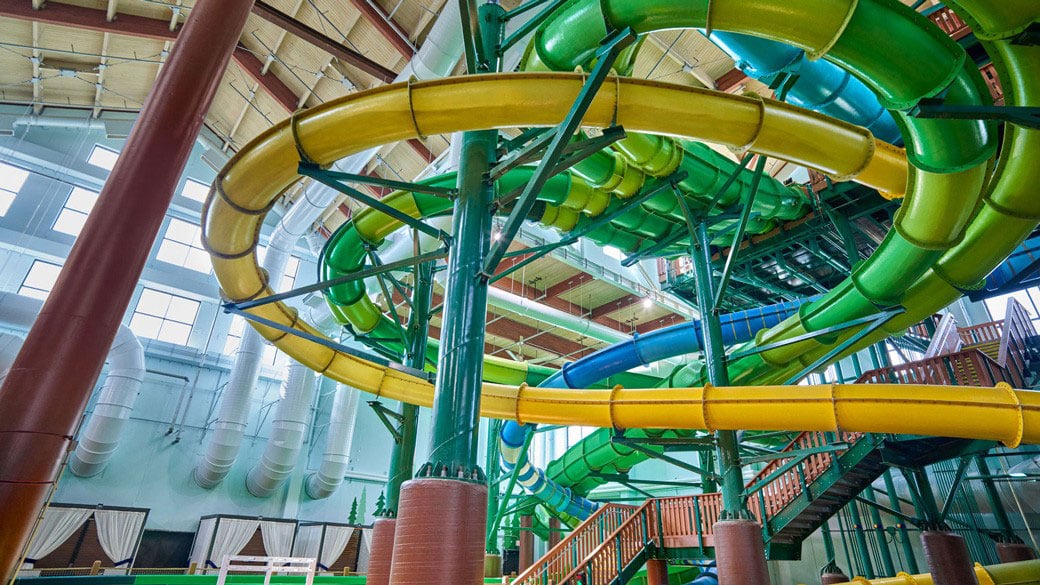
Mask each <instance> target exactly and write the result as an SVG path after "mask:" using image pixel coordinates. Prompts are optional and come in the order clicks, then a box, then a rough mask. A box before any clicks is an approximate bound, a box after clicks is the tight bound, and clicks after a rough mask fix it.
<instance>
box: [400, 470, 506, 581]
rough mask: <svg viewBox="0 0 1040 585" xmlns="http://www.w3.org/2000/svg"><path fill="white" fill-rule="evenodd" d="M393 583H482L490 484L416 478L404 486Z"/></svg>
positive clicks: (402, 487) (402, 488)
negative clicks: (488, 487) (488, 488)
mask: <svg viewBox="0 0 1040 585" xmlns="http://www.w3.org/2000/svg"><path fill="white" fill-rule="evenodd" d="M399 502H400V504H399V507H398V510H399V512H398V515H397V530H396V537H395V539H394V556H393V565H392V567H391V569H390V583H392V584H393V585H429V584H430V583H482V582H483V581H482V580H483V578H484V528H485V524H486V523H487V486H486V485H484V484H480V483H471V482H467V481H459V480H456V479H440V478H422V479H413V480H411V481H408V482H406V483H405V484H404V485H403V486H401V498H400V500H399Z"/></svg>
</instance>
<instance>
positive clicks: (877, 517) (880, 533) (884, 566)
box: [863, 488, 896, 577]
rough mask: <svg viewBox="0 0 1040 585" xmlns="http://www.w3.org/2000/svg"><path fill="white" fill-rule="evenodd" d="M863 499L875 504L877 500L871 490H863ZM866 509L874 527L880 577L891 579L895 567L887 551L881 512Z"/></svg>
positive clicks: (890, 554) (889, 552)
mask: <svg viewBox="0 0 1040 585" xmlns="http://www.w3.org/2000/svg"><path fill="white" fill-rule="evenodd" d="M863 499H865V500H867V501H868V502H874V503H877V499H876V498H875V497H874V490H873V489H871V488H867V489H865V490H863ZM867 509H868V512H867V513H868V514H870V523H871V524H872V525H873V527H874V535H875V536H876V537H877V544H878V556H880V557H881V571H882V575H883V576H885V577H891V576H893V575H895V574H896V566H895V564H894V563H893V562H892V551H890V550H889V549H888V538H887V535H886V534H885V525H884V524H883V523H882V522H881V512H880V511H879V510H878V509H877V508H875V507H874V506H867Z"/></svg>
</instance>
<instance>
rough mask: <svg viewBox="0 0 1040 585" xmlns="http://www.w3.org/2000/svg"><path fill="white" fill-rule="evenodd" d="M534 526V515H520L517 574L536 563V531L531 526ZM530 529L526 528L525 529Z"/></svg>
mask: <svg viewBox="0 0 1040 585" xmlns="http://www.w3.org/2000/svg"><path fill="white" fill-rule="evenodd" d="M532 526H534V516H520V543H519V547H520V560H519V563H518V564H517V574H518V575H519V574H520V573H523V572H524V571H526V570H527V568H528V567H530V566H531V565H533V564H534V532H531V530H530V528H531V527H532ZM525 528H526V529H528V530H524V529H525Z"/></svg>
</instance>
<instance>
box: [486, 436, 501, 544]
mask: <svg viewBox="0 0 1040 585" xmlns="http://www.w3.org/2000/svg"><path fill="white" fill-rule="evenodd" d="M501 428H502V421H500V420H498V419H492V420H489V421H488V433H487V456H486V457H485V458H484V466H485V468H486V471H487V486H488V503H487V534H486V535H485V536H486V540H485V542H486V544H485V545H484V549H485V552H487V553H490V554H498V553H499V548H498V534H497V533H498V523H499V522H498V521H497V519H496V518H495V515H496V514H497V513H498V501H499V496H498V480H499V476H500V475H501V468H500V467H499V465H498V456H499V450H498V433H499V429H501Z"/></svg>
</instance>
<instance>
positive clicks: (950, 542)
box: [921, 531, 979, 585]
mask: <svg viewBox="0 0 1040 585" xmlns="http://www.w3.org/2000/svg"><path fill="white" fill-rule="evenodd" d="M921 544H922V547H923V548H924V556H925V559H926V560H927V562H928V572H929V573H931V574H932V580H933V581H935V582H936V583H942V584H943V585H979V580H978V579H977V578H976V577H975V568H974V565H972V562H971V555H969V554H968V545H967V543H965V542H964V538H963V537H961V536H959V535H956V534H950V533H949V532H932V531H926V532H922V533H921Z"/></svg>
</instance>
